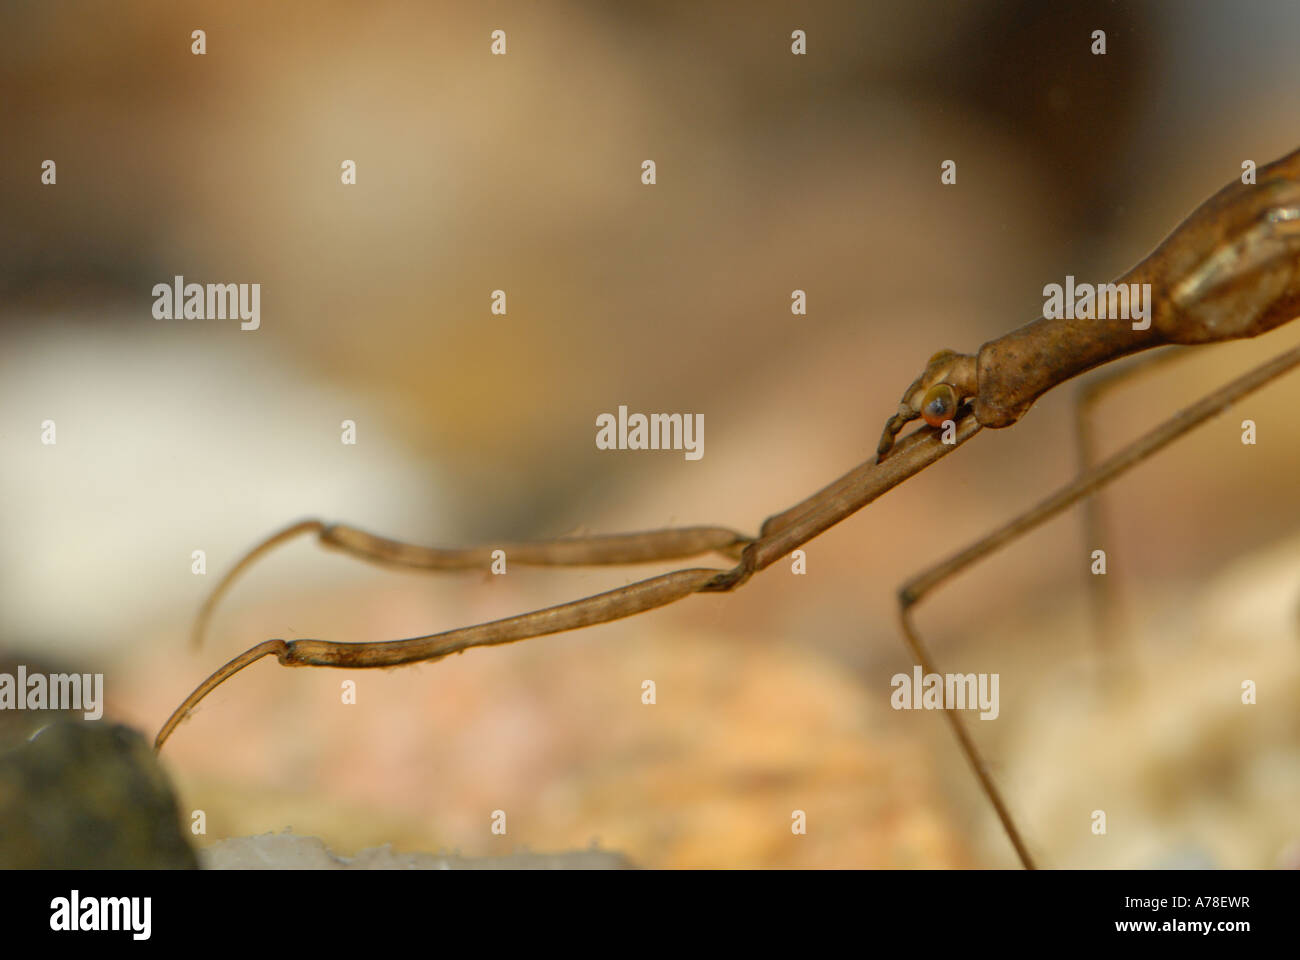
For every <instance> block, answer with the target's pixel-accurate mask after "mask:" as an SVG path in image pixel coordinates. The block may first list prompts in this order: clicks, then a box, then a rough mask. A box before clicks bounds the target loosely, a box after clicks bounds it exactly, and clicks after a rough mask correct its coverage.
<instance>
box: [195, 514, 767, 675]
mask: <svg viewBox="0 0 1300 960" xmlns="http://www.w3.org/2000/svg"><path fill="white" fill-rule="evenodd" d="M308 533H314V534H316V537H317V540H318V541H319V542H320V544H321V545H322V546H326V547H330V548H333V549H336V550H340V551H342V552H344V553H346V554H348V555H350V556H353V557H356V558H358V559H361V560H368V561H370V562H372V563H379V564H385V565H389V566H398V567H413V568H416V569H420V570H470V569H474V568H479V569H483V570H486V569H488V567H489V566H490V565H491V563H492V553H493V551H494V550H502V551H504V552H505V555H506V559H507V561H508V562H510V563H512V564H520V565H523V566H535V567H537V566H550V567H565V566H603V565H611V564H631V563H652V562H655V561H659V560H682V559H685V558H687V557H695V556H699V555H700V554H703V553H710V552H712V553H720V554H723V555H724V556H728V557H731V558H732V559H733V560H738V559H740V553H741V551H742V550H743V549H744V548H745V547H746V546H747V545H748V544H750V543H752V542H753V538H752V537H747V536H744V535H743V534H740V533H736V532H735V531H734V530H728V529H726V528H724V527H681V528H678V529H671V530H651V531H646V532H644V533H619V534H610V535H604V536H592V537H570V538H566V539H561V540H543V541H536V542H521V543H499V544H496V545H494V546H489V547H474V548H470V549H453V550H444V549H439V548H438V547H422V546H417V545H415V544H412V543H403V542H401V541H399V540H390V539H388V538H387V537H380V536H377V535H375V534H373V533H367V532H366V531H364V530H359V529H357V528H356V527H349V526H346V525H344V524H327V523H324V522H323V521H321V520H316V519H312V520H302V521H300V522H298V523H295V524H292V525H291V526H289V527H286V528H285V529H283V530H281V531H279V532H278V533H274V534H272V535H271V536H270V537H267V538H266V539H265V540H264V541H262V542H261V543H259V544H258V545H257V546H255V547H253V548H252V549H251V550H249V551H248V553H246V554H244V556H243V557H242V558H240V560H239V562H238V563H236V564H235V565H234V567H232V568H231V569H230V571H229V572H228V573H227V574H226V575H225V576H224V577H222V578H221V581H220V582H219V583H218V584H217V585H216V587H214V588H213V590H212V593H211V594H209V595H208V598H207V600H205V601H204V602H203V606H202V607H201V608H200V609H199V614H198V617H197V618H196V619H195V621H194V630H193V633H192V636H191V639H192V641H193V644H194V648H195V649H196V650H197V649H198V648H199V647H201V646H202V645H203V638H204V636H205V634H206V633H207V628H208V621H209V620H211V619H212V612H213V610H215V609H216V606H217V603H218V602H219V601H220V600H221V598H222V597H223V596H225V594H226V592H227V591H228V590H229V589H230V586H231V585H232V584H233V583H234V582H235V580H237V579H238V578H239V576H240V575H241V574H242V573H243V572H244V571H245V570H247V569H248V568H249V567H250V566H252V564H253V563H254V562H255V561H256V560H258V559H259V558H260V557H262V556H264V555H265V554H267V553H269V552H270V551H271V550H273V549H274V548H276V547H278V546H280V545H281V544H282V543H285V542H287V541H289V540H292V539H294V538H296V537H299V536H302V535H303V534H308Z"/></svg>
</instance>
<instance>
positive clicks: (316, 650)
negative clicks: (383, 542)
mask: <svg viewBox="0 0 1300 960" xmlns="http://www.w3.org/2000/svg"><path fill="white" fill-rule="evenodd" d="M718 573H719V571H718V570H716V569H711V568H698V569H690V570H677V571H674V572H673V573H666V574H664V575H662V576H659V577H651V578H650V579H648V580H641V581H639V582H637V583H632V584H629V585H628V586H626V587H619V588H618V589H616V590H610V591H607V592H605V593H598V594H596V595H595V596H591V597H586V598H584V599H582V600H574V601H572V602H570V603H562V604H559V605H558V606H554V607H546V608H544V609H542V610H534V611H533V612H531V613H524V614H520V615H519V616H515V617H506V618H505V619H504V620H493V621H491V622H490V623H480V624H476V625H475V626H472V627H460V628H459V629H456V630H446V631H444V632H442V633H432V634H428V635H426V636H421V637H411V638H409V639H406V640H392V641H389V642H386V643H339V642H337V641H331V640H290V641H288V642H286V641H284V640H267V641H266V642H265V643H259V644H258V645H257V646H255V647H253V648H252V649H251V650H247V651H245V652H244V653H241V654H240V655H239V656H237V657H235V658H234V659H233V660H231V661H230V662H229V663H227V664H225V665H224V666H223V667H221V668H220V669H219V670H217V671H216V672H215V673H213V674H212V675H211V676H210V677H208V678H207V679H206V680H204V681H203V682H202V683H201V684H199V686H198V687H197V688H196V689H195V690H194V692H193V693H191V694H190V695H189V696H188V697H186V698H185V702H184V703H182V704H181V705H180V706H179V707H177V708H176V710H175V711H174V712H173V713H172V715H171V716H170V717H168V719H167V722H166V723H165V724H163V726H162V729H161V730H159V731H158V736H157V738H156V739H155V740H154V750H161V749H162V745H163V744H164V743H165V742H166V741H167V738H168V737H170V736H171V734H172V731H174V730H175V729H176V725H177V724H179V723H180V722H181V721H182V720H184V719H185V717H186V715H188V714H189V712H190V711H191V710H193V709H194V707H196V706H197V705H198V703H199V701H200V700H202V699H203V698H204V697H206V696H207V695H208V694H209V693H211V692H212V691H213V690H215V689H216V688H217V687H219V686H220V685H221V684H222V683H224V682H225V681H226V680H228V679H230V678H231V677H233V676H234V675H235V674H237V673H239V671H241V670H243V669H244V668H245V667H247V666H248V665H249V664H252V663H256V662H257V661H258V660H261V659H262V658H263V657H267V656H270V655H271V654H274V655H275V656H276V659H278V660H279V661H280V663H282V664H284V665H285V666H287V667H301V666H316V667H348V668H362V667H396V666H400V665H401V664H404V663H415V662H417V661H420V660H429V661H433V660H441V659H442V658H443V657H445V656H448V655H449V654H453V653H464V652H465V651H466V650H468V649H470V648H471V647H486V646H495V645H497V644H502V643H514V642H515V641H517V640H527V639H528V638H530V637H541V636H545V635H546V634H548V633H560V632H562V631H564V630H576V629H578V628H579V627H589V626H592V625H594V624H597V623H607V622H609V621H611V620H619V619H622V618H623V617H630V616H632V615H633V614H637V613H644V612H645V611H647V610H653V609H654V608H655V607H662V606H664V605H665V604H669V603H672V602H673V601H675V600H680V599H681V598H682V597H685V596H688V595H689V594H692V593H696V592H697V591H699V589H700V588H701V587H702V586H703V585H704V584H706V583H707V582H708V581H710V580H712V579H713V577H715V576H716V575H717V574H718Z"/></svg>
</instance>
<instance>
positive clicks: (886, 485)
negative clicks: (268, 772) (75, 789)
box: [154, 416, 980, 750]
mask: <svg viewBox="0 0 1300 960" xmlns="http://www.w3.org/2000/svg"><path fill="white" fill-rule="evenodd" d="M979 430H980V426H979V424H978V423H976V422H975V419H974V417H971V416H965V417H963V418H962V419H961V420H960V421H959V422H958V424H957V433H956V437H955V438H954V442H952V443H944V442H942V441H941V440H940V439H939V437H938V436H937V435H936V434H935V433H934V432H933V431H928V432H927V431H918V432H917V433H914V434H911V435H909V436H907V437H905V438H904V439H903V440H902V441H901V442H900V443H899V444H898V446H897V448H896V450H895V453H894V456H892V457H890V458H889V460H888V461H886V463H884V464H883V465H877V464H875V463H874V462H871V461H869V462H867V463H864V464H861V465H860V466H858V467H856V468H854V469H853V470H850V471H849V472H848V473H846V474H845V475H844V476H843V477H841V478H840V479H839V480H836V481H835V482H834V483H831V484H829V485H828V486H826V487H824V488H822V489H821V490H819V491H818V492H817V493H815V494H813V495H812V496H811V497H808V498H806V499H805V500H803V501H801V502H800V503H798V504H796V505H795V506H794V507H791V508H790V509H789V510H786V511H785V512H784V513H781V514H778V515H776V516H774V517H770V518H768V520H767V522H765V523H764V524H763V529H764V534H763V536H762V537H760V538H759V539H758V540H754V541H751V542H749V543H748V544H747V545H746V546H745V547H744V549H743V551H742V552H741V558H740V563H738V564H737V565H736V566H735V567H734V568H733V569H731V570H715V569H704V568H697V569H688V570H678V571H676V572H674V573H668V574H664V575H662V576H659V577H652V578H650V579H648V580H642V581H640V582H638V583H633V584H630V585H628V586H626V587H621V588H619V589H616V590H611V591H608V592H606V593H601V594H597V595H595V596H592V597H587V598H585V599H582V600H576V601H573V602H572V603H566V604H560V605H559V606H555V607H547V608H545V609H543V610H535V611H533V612H532V613H525V614H521V615H519V616H515V617H508V618H506V619H504V620H497V621H494V622H492V623H486V624H479V625H477V626H472V627H463V628H460V629H458V630H450V631H446V632H444V633H437V634H430V635H428V636H424V637H412V638H411V639H409V640H397V641H393V642H391V643H337V642H330V641H323V640H293V641H289V642H287V643H286V642H285V641H283V640H268V641H266V642H265V643H260V644H258V645H257V646H255V647H253V648H252V649H250V650H247V651H245V652H244V653H242V654H240V655H239V656H238V657H235V658H234V659H233V660H231V661H230V662H229V663H227V664H226V665H225V666H223V667H221V669H219V670H217V671H216V672H215V673H213V674H212V675H211V676H209V677H208V678H207V679H206V680H204V681H203V683H201V684H200V685H199V686H198V687H197V688H196V689H195V690H194V691H193V692H192V693H191V694H190V695H189V696H188V697H186V698H185V701H184V702H183V703H182V704H181V705H180V706H179V707H178V708H177V709H176V710H175V711H174V712H173V713H172V715H171V716H170V717H169V718H168V719H167V722H166V723H165V724H163V727H162V729H161V730H160V731H159V733H158V736H157V738H156V739H155V741H154V749H155V750H160V749H161V748H162V745H163V744H164V743H165V742H166V741H167V738H168V737H170V736H171V734H172V732H173V731H174V730H175V729H176V726H177V724H179V723H180V722H181V721H182V720H183V719H184V718H185V717H186V716H187V715H188V714H189V712H190V711H191V710H193V709H194V707H195V706H197V705H198V703H199V702H200V701H201V700H203V698H204V697H206V696H207V695H208V694H209V693H211V692H212V691H213V690H215V689H216V688H217V687H218V686H220V685H221V684H222V683H224V682H225V681H226V680H228V679H230V678H231V677H233V676H234V675H235V674H237V673H239V671H241V670H243V669H244V668H245V667H247V666H248V665H249V664H251V663H255V662H257V661H258V660H260V659H262V658H263V657H266V656H270V655H271V654H275V655H276V657H277V659H279V661H280V662H281V663H283V664H285V665H286V666H304V665H310V666H327V667H391V666H397V665H399V664H403V663H413V662H415V661H418V660H429V659H435V660H436V659H439V658H441V657H445V656H447V654H449V653H461V652H463V651H464V650H467V649H469V648H470V647H475V646H490V645H493V644H498V643H513V642H514V641H516V640H525V639H527V638H529V637H536V636H542V635H544V634H548V633H558V632H560V631H562V630H575V629H577V628H579V627H587V626H593V625H595V624H598V623H606V622H608V621H611V620H618V619H620V618H622V617H628V616H632V615H633V614H637V613H642V612H644V611H646V610H651V609H654V608H655V607H660V606H664V605H665V604H668V603H672V602H674V601H676V600H680V599H682V598H683V597H685V596H688V595H689V594H691V593H697V592H703V591H710V592H722V591H729V590H734V589H736V588H737V587H739V586H740V585H741V584H743V583H745V581H746V580H747V579H748V578H749V577H750V576H751V575H752V574H754V573H755V572H757V571H759V570H762V569H763V568H764V567H766V566H768V565H769V564H771V563H773V562H775V561H776V560H778V559H780V558H781V557H782V556H784V555H786V554H787V553H789V552H790V551H791V550H793V549H794V548H795V547H797V546H799V545H800V544H802V543H804V542H806V541H808V540H810V539H812V538H813V537H815V536H817V535H818V534H819V533H821V532H822V531H824V530H826V529H827V528H829V527H831V526H833V525H834V524H835V523H836V522H838V521H839V520H842V519H844V518H845V517H847V516H849V515H850V514H852V513H854V512H856V511H857V510H860V509H861V508H862V507H864V506H866V505H867V504H868V503H870V502H872V501H873V500H875V499H876V498H877V497H879V496H880V495H881V494H883V493H886V492H887V491H889V490H892V489H893V488H894V487H896V486H898V484H900V483H902V482H903V481H904V480H906V479H907V478H908V477H910V476H913V475H915V474H917V473H919V472H920V471H921V470H923V469H925V468H926V467H927V466H929V465H930V464H932V463H934V462H935V461H937V460H939V459H941V458H942V457H945V456H947V455H948V454H949V453H951V452H952V451H953V450H955V449H957V447H958V446H960V445H961V444H963V443H965V442H966V441H967V440H969V439H970V438H971V437H973V436H974V435H975V434H976V433H978V432H979ZM322 529H323V525H322V524H321V523H320V521H318V520H308V521H304V522H302V523H297V524H294V525H293V526H291V527H288V528H287V529H285V530H282V531H280V532H279V533H277V534H275V535H274V536H272V537H271V538H269V539H268V540H266V541H265V542H264V543H262V544H261V545H260V546H258V547H256V548H254V550H253V551H251V552H250V553H249V554H248V555H247V556H246V557H245V558H244V559H243V560H241V561H240V562H239V564H237V565H236V567H235V569H234V570H232V571H231V573H229V574H227V575H226V578H225V579H224V580H223V581H222V583H221V584H220V585H219V586H218V588H217V589H218V591H220V590H222V589H224V588H225V586H226V585H227V584H228V583H229V582H230V581H231V580H232V579H233V577H234V576H235V575H236V574H238V573H239V572H240V571H241V570H243V569H244V568H245V567H247V566H248V564H249V563H251V562H252V561H253V560H254V559H255V558H256V557H258V556H260V555H261V554H262V553H264V552H265V551H266V550H269V549H271V548H272V547H274V546H276V545H278V544H280V543H283V542H284V541H285V540H287V539H290V538H291V537H294V536H298V535H299V534H302V533H308V532H320V531H321V530H322ZM708 529H714V530H716V529H718V528H708ZM663 533H666V534H672V533H674V531H663ZM366 536H369V535H366ZM638 536H642V535H640V534H629V535H625V538H626V537H638ZM651 536H654V535H651ZM376 539H381V538H376ZM588 539H602V538H588ZM604 539H611V538H604ZM612 539H616V540H617V539H619V538H612ZM389 542H390V543H391V542H392V541H389ZM560 542H563V541H560ZM403 546H404V545H403ZM416 549H417V550H422V549H424V548H416ZM451 552H454V551H451Z"/></svg>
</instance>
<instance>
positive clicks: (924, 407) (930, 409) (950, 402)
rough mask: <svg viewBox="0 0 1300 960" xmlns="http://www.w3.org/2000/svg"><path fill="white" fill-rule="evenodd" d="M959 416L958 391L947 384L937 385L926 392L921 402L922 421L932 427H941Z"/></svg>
mask: <svg viewBox="0 0 1300 960" xmlns="http://www.w3.org/2000/svg"><path fill="white" fill-rule="evenodd" d="M956 415H957V391H956V390H954V389H953V388H952V387H950V386H949V385H948V384H946V383H936V384H935V385H934V386H933V387H931V388H930V389H929V390H927V391H926V392H925V399H923V400H922V401H921V419H922V420H924V421H925V422H926V423H928V424H929V425H930V426H932V427H941V426H943V422H944V421H945V420H951V419H953V418H954V417H955V416H956Z"/></svg>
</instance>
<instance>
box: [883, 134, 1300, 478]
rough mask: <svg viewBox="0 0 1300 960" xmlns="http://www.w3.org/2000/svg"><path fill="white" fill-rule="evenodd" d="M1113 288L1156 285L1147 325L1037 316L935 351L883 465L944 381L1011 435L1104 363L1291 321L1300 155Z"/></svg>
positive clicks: (1241, 189)
mask: <svg viewBox="0 0 1300 960" xmlns="http://www.w3.org/2000/svg"><path fill="white" fill-rule="evenodd" d="M1115 283H1116V285H1120V286H1123V285H1132V284H1138V285H1143V284H1149V285H1150V310H1151V316H1150V326H1149V327H1147V328H1146V329H1135V328H1134V326H1133V322H1132V321H1131V320H1130V319H1126V318H1116V317H1107V318H1094V317H1073V318H1066V317H1040V318H1039V319H1037V320H1034V321H1031V322H1030V323H1027V324H1025V325H1024V326H1022V327H1019V328H1017V329H1015V330H1012V331H1011V332H1010V333H1008V334H1006V335H1004V336H1001V337H998V338H997V339H995V340H990V341H989V342H988V343H985V344H984V345H983V346H981V347H980V348H979V350H978V352H977V353H976V355H975V356H974V357H972V356H970V355H967V354H958V353H953V352H951V351H944V352H943V353H940V354H936V355H935V356H934V357H933V358H932V359H931V361H930V363H929V365H927V367H926V371H925V372H924V373H923V374H922V375H921V376H920V377H919V378H917V380H916V381H915V382H913V384H912V385H911V386H910V387H908V389H907V392H906V393H904V395H903V400H902V402H901V403H900V405H899V412H898V414H896V415H895V416H894V417H892V418H890V420H889V422H888V423H887V424H886V426H885V431H884V434H883V435H882V437H881V442H880V447H879V454H880V457H881V458H882V459H883V457H884V456H885V454H886V453H888V451H889V450H890V448H891V447H892V446H893V438H894V437H895V436H897V434H898V431H899V430H901V429H902V427H903V425H904V424H905V423H907V422H909V421H910V420H913V419H916V417H917V416H919V415H920V411H921V408H922V406H923V405H924V398H925V396H926V394H927V392H928V391H929V390H930V389H931V388H932V387H934V386H935V385H936V384H939V383H948V384H950V385H951V386H952V387H953V388H954V389H955V390H956V391H957V393H958V394H959V395H960V396H961V398H962V399H963V400H970V401H971V402H972V407H973V411H974V414H975V417H976V419H977V420H978V421H979V422H980V425H981V426H985V427H994V428H999V427H1009V426H1011V425H1012V424H1013V423H1015V422H1016V421H1018V420H1019V419H1020V418H1021V417H1023V416H1024V415H1025V413H1027V412H1028V410H1029V408H1030V407H1032V406H1033V405H1034V402H1035V401H1036V400H1037V399H1038V398H1039V397H1040V396H1042V395H1043V394H1044V393H1046V392H1047V391H1048V390H1050V389H1051V388H1052V387H1055V386H1057V385H1058V384H1060V383H1063V382H1065V381H1066V380H1069V379H1072V378H1073V377H1076V376H1078V375H1079V374H1081V373H1086V372H1087V371H1089V370H1091V369H1093V368H1094V367H1097V366H1100V365H1102V364H1104V363H1108V362H1110V361H1112V360H1117V359H1119V358H1121V357H1125V356H1128V355H1129V354H1133V353H1138V352H1140V351H1142V350H1149V349H1151V348H1153V347H1161V346H1167V345H1171V344H1184V345H1191V344H1199V343H1212V342H1218V341H1222V340H1237V339H1243V338H1247V337H1254V336H1258V335H1259V334H1261V333H1265V332H1267V331H1269V330H1272V329H1273V328H1275V327H1278V326H1281V325H1282V324H1284V323H1286V322H1288V321H1290V320H1292V319H1293V318H1294V317H1295V316H1296V315H1297V314H1300V150H1296V151H1294V152H1292V153H1290V154H1288V155H1287V156H1285V157H1283V158H1281V159H1280V160H1276V161H1274V162H1273V163H1270V164H1268V165H1267V166H1265V167H1263V168H1261V169H1260V170H1259V171H1258V177H1257V182H1256V183H1253V184H1247V183H1242V182H1240V181H1235V182H1233V183H1231V184H1229V185H1228V186H1226V187H1224V188H1223V189H1222V190H1220V191H1219V192H1218V193H1216V194H1215V195H1214V196H1212V197H1210V199H1208V200H1206V201H1205V202H1204V203H1202V204H1201V205H1200V206H1199V207H1197V208H1196V210H1194V211H1193V212H1192V213H1191V215H1190V216H1188V217H1187V219H1186V220H1184V221H1183V222H1182V223H1181V224H1179V225H1178V226H1177V227H1176V228H1175V229H1174V230H1173V231H1172V232H1171V233H1170V234H1169V236H1168V237H1166V238H1165V239H1164V240H1163V241H1162V242H1161V243H1160V245H1159V246H1157V247H1156V248H1155V250H1153V251H1152V252H1151V254H1150V255H1148V256H1147V257H1146V259H1144V260H1143V261H1142V262H1141V263H1139V264H1138V265H1137V266H1135V267H1134V268H1133V269H1131V270H1130V271H1128V273H1126V274H1124V275H1123V276H1122V277H1120V278H1119V279H1118V280H1117V281H1115ZM940 358H942V360H941V359H940ZM937 361H938V362H937Z"/></svg>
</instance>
